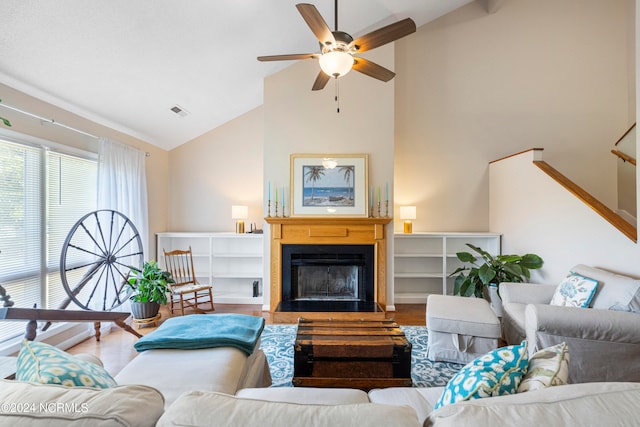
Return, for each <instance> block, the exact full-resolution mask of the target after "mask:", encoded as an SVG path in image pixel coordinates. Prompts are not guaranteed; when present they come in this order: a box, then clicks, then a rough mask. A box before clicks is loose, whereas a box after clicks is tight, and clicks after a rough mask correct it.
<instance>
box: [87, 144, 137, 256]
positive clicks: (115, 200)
mask: <svg viewBox="0 0 640 427" xmlns="http://www.w3.org/2000/svg"><path fill="white" fill-rule="evenodd" d="M99 143H100V149H99V152H98V209H112V210H115V211H118V212H120V213H121V214H123V215H125V216H126V217H127V218H129V219H130V220H131V222H132V223H133V225H134V226H135V227H136V228H137V229H138V233H140V238H141V240H142V246H143V248H144V254H145V257H144V259H145V260H146V259H148V258H147V257H148V256H149V253H148V248H147V245H148V244H149V219H148V210H147V178H146V175H145V153H144V152H143V151H141V150H138V149H137V148H134V147H131V146H128V145H125V144H121V143H119V142H116V141H112V140H110V139H107V138H100V140H99Z"/></svg>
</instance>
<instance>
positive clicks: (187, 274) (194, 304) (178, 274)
mask: <svg viewBox="0 0 640 427" xmlns="http://www.w3.org/2000/svg"><path fill="white" fill-rule="evenodd" d="M162 252H163V253H164V265H165V268H166V270H167V271H168V272H169V273H171V275H172V276H173V280H175V283H172V284H170V285H169V287H170V288H171V296H170V298H169V310H170V311H171V314H174V313H175V312H177V311H178V308H177V306H179V310H180V314H181V315H184V308H185V307H191V308H193V310H195V311H196V312H197V313H204V312H207V311H214V310H215V308H214V307H213V294H212V292H211V285H206V284H204V285H203V284H200V283H198V280H197V279H196V276H195V273H194V269H193V254H192V253H191V247H189V249H188V250H180V249H177V250H174V251H169V252H167V251H165V250H164V249H163V250H162ZM203 304H205V305H206V307H205V308H206V309H205V310H203V309H202V308H200V305H203ZM209 307H210V308H209Z"/></svg>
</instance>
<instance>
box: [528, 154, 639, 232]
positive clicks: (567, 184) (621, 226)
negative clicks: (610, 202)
mask: <svg viewBox="0 0 640 427" xmlns="http://www.w3.org/2000/svg"><path fill="white" fill-rule="evenodd" d="M533 164H534V165H536V166H537V167H539V168H540V169H541V170H542V171H544V172H545V173H546V174H547V175H549V176H550V177H551V178H553V179H554V180H555V181H556V182H558V183H559V184H560V185H562V186H563V187H564V188H566V189H567V190H568V191H569V192H571V193H572V194H573V195H574V196H576V197H577V198H579V199H580V200H582V201H583V202H584V203H585V204H586V205H587V206H589V207H590V208H591V209H593V210H594V211H595V212H596V213H598V214H599V215H600V216H601V217H602V218H604V219H605V220H606V221H607V222H609V223H610V224H611V225H613V226H614V227H615V228H617V229H618V230H620V232H621V233H622V234H624V235H625V236H627V237H628V238H629V239H631V240H632V241H633V242H636V243H637V241H638V230H637V229H636V227H634V226H633V225H631V224H629V223H628V222H627V221H625V220H624V219H623V218H622V217H621V216H620V215H618V214H617V213H615V212H614V211H613V210H612V209H610V208H609V207H607V206H605V205H604V203H602V202H601V201H599V200H598V199H596V198H595V197H593V196H592V195H591V194H589V193H587V192H586V191H585V190H584V189H583V188H582V187H580V186H579V185H578V184H576V183H574V182H573V181H571V180H570V179H569V178H567V177H566V176H564V175H563V174H562V173H560V172H558V171H557V170H556V169H554V168H553V167H552V166H551V165H550V164H548V163H547V162H545V161H544V160H534V161H533Z"/></svg>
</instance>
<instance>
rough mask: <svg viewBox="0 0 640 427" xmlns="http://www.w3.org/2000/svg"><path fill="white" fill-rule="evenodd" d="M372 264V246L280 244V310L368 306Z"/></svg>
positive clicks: (316, 309)
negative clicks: (285, 308)
mask: <svg viewBox="0 0 640 427" xmlns="http://www.w3.org/2000/svg"><path fill="white" fill-rule="evenodd" d="M374 261H375V257H374V246H373V245H304V244H302V245H283V246H282V301H281V304H280V307H281V309H282V308H283V307H287V308H288V310H289V311H298V310H296V307H298V308H299V310H300V311H308V310H311V311H326V310H328V309H331V310H334V309H337V308H338V307H341V306H342V307H345V309H347V308H348V309H349V310H355V309H354V308H353V307H357V306H361V307H363V308H364V307H367V306H371V305H372V303H374V302H375V296H374V291H375V285H374V282H375V280H374V269H375V262H374Z"/></svg>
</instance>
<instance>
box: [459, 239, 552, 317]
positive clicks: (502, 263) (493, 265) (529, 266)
mask: <svg viewBox="0 0 640 427" xmlns="http://www.w3.org/2000/svg"><path fill="white" fill-rule="evenodd" d="M467 246H468V247H470V248H471V249H473V251H474V252H476V253H477V254H478V255H479V257H476V255H474V254H472V253H470V252H458V253H456V256H457V257H458V259H459V260H460V261H462V262H464V263H468V264H471V265H465V266H462V267H458V268H457V269H456V270H455V271H454V272H453V273H451V274H450V275H449V277H452V276H456V279H455V282H454V287H453V294H454V295H462V296H467V297H469V296H476V297H478V298H487V299H488V300H489V302H490V303H491V307H492V308H493V309H494V311H495V312H496V314H497V315H498V316H502V303H501V301H500V288H499V286H500V283H502V282H524V281H526V280H528V279H529V278H530V277H531V273H530V272H529V270H535V269H538V268H540V267H542V263H543V261H542V258H540V257H539V256H538V255H535V254H525V255H496V256H493V255H491V254H490V253H488V252H487V251H485V250H483V249H481V248H479V247H477V246H474V245H472V244H470V243H467ZM465 273H466V274H465Z"/></svg>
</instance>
